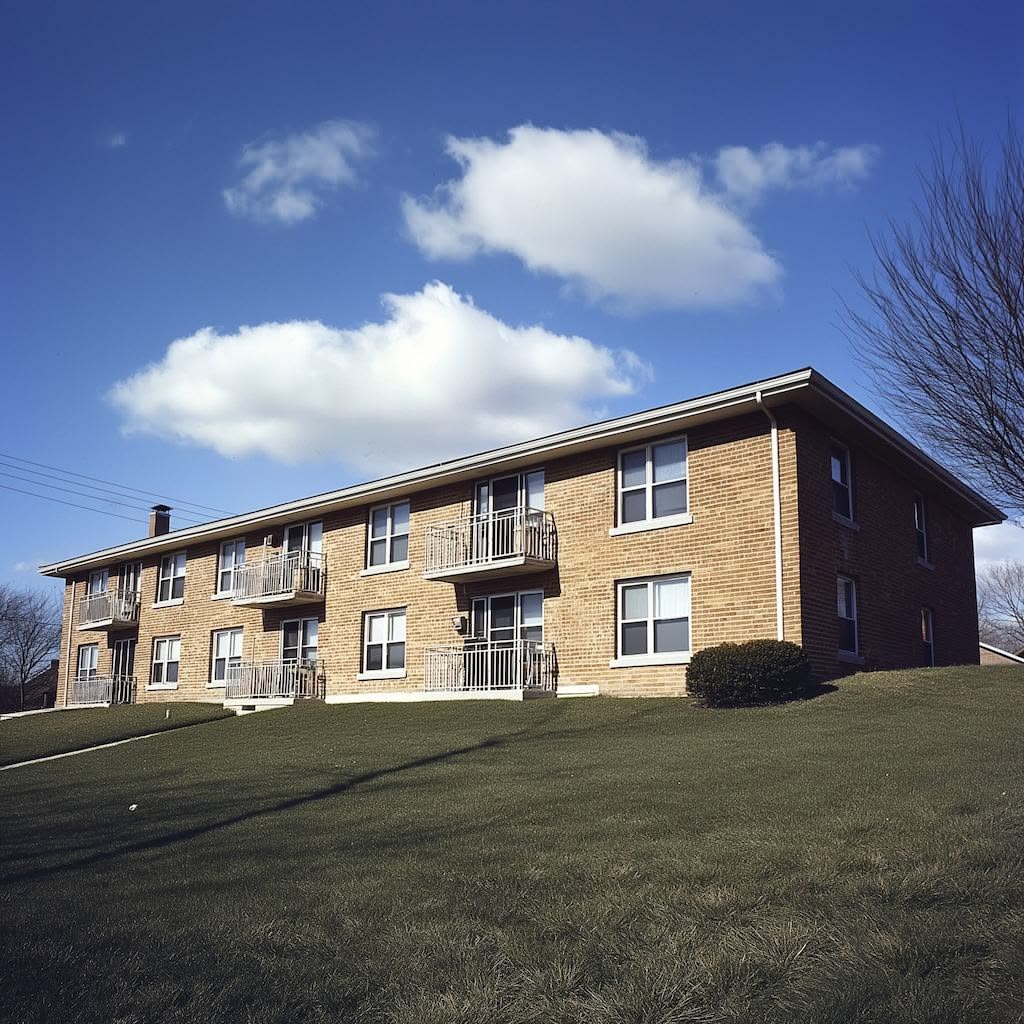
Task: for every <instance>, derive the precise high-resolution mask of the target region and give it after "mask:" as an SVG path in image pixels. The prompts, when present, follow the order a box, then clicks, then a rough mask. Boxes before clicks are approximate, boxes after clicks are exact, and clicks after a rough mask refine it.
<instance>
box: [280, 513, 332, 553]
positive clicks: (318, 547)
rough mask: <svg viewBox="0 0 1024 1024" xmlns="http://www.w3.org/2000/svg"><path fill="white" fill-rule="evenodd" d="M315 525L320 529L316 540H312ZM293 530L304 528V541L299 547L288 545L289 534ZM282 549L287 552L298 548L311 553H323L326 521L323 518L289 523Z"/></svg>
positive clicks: (285, 530)
mask: <svg viewBox="0 0 1024 1024" xmlns="http://www.w3.org/2000/svg"><path fill="white" fill-rule="evenodd" d="M315 526H319V527H320V529H319V531H317V537H316V540H315V541H311V540H310V534H311V533H312V532H313V527H315ZM292 530H302V543H301V545H300V546H299V547H298V548H289V547H288V534H289V533H291V531H292ZM281 550H282V551H283V552H285V553H287V552H289V551H296V550H298V551H303V552H305V553H306V554H309V555H322V554H323V550H324V521H323V520H322V519H310V520H308V521H307V522H305V523H289V524H288V525H287V526H286V527H285V528H284V537H283V539H282V541H281Z"/></svg>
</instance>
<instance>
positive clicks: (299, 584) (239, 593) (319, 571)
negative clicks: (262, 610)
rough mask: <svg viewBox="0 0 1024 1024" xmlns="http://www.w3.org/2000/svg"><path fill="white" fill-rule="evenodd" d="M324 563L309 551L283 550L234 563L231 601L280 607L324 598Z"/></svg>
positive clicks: (233, 602) (317, 554) (321, 557)
mask: <svg viewBox="0 0 1024 1024" xmlns="http://www.w3.org/2000/svg"><path fill="white" fill-rule="evenodd" d="M326 580H327V563H326V561H325V559H324V556H323V555H321V554H319V553H317V552H312V551H286V552H281V553H280V554H276V555H269V556H268V557H266V558H261V559H259V560H257V561H255V562H246V563H245V564H243V565H236V566H235V569H234V575H233V579H232V587H231V589H232V598H231V603H232V604H236V605H261V606H264V607H272V608H275V607H284V606H286V605H290V604H310V603H311V602H313V601H322V600H323V599H324V585H325V583H326Z"/></svg>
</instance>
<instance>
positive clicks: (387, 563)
mask: <svg viewBox="0 0 1024 1024" xmlns="http://www.w3.org/2000/svg"><path fill="white" fill-rule="evenodd" d="M399 505H405V506H407V509H408V511H407V512H406V517H405V521H406V530H405V532H404V533H396V532H395V509H396V508H397V507H398V506H399ZM382 509H386V510H387V523H386V525H385V533H384V535H383V536H381V537H374V536H373V514H374V512H380V511H381V510H382ZM411 534H412V502H410V500H409V499H408V498H403V499H402V500H401V501H391V502H387V503H386V504H383V505H374V506H373V508H371V509H370V511H369V512H368V513H367V517H366V566H365V568H364V569H363V571H362V573H361V575H363V576H373V575H376V574H377V573H380V572H398V571H399V570H401V569H408V568H409V539H410V535H411ZM396 537H405V558H400V559H398V560H397V561H396V560H395V558H394V556H393V547H394V542H395V538H396ZM381 541H384V561H383V562H381V563H380V564H379V565H371V564H370V557H371V551H372V549H373V545H374V544H375V543H377V544H379V543H380V542H381Z"/></svg>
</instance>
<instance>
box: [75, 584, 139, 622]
mask: <svg viewBox="0 0 1024 1024" xmlns="http://www.w3.org/2000/svg"><path fill="white" fill-rule="evenodd" d="M139 603H140V602H139V595H138V594H137V593H136V592H135V591H134V590H126V589H123V588H122V589H118V590H104V591H103V592H102V593H99V594H87V595H86V596H85V597H83V598H82V603H81V605H79V609H78V622H79V625H85V624H87V623H90V622H106V621H107V620H112V621H114V622H136V621H138V618H139Z"/></svg>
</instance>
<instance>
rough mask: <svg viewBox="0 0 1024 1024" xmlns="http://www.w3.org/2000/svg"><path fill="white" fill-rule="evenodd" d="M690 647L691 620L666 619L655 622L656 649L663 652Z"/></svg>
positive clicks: (686, 649) (658, 652) (684, 649)
mask: <svg viewBox="0 0 1024 1024" xmlns="http://www.w3.org/2000/svg"><path fill="white" fill-rule="evenodd" d="M689 649H690V620H689V619H664V620H662V621H659V622H655V624H654V651H655V653H656V654H662V653H665V652H669V651H688V650H689Z"/></svg>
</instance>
